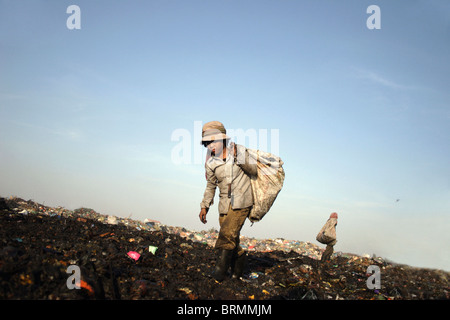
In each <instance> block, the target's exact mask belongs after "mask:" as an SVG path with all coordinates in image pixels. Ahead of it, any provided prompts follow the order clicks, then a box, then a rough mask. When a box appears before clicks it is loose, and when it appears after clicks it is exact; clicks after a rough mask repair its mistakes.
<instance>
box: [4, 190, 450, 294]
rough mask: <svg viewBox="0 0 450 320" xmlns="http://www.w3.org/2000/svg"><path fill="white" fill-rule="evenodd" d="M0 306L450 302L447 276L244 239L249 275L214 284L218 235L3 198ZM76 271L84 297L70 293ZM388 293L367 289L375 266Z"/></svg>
mask: <svg viewBox="0 0 450 320" xmlns="http://www.w3.org/2000/svg"><path fill="white" fill-rule="evenodd" d="M0 223H1V226H2V227H1V228H0V241H1V242H0V299H66V300H73V299H127V300H131V299H189V300H197V299H208V300H211V299H226V300H228V299H242V300H267V299H286V300H360V299H364V300H420V299H449V298H450V297H449V291H450V288H449V275H450V273H449V272H446V271H443V270H434V269H422V268H415V267H410V266H407V265H401V264H394V263H390V262H388V261H386V260H384V259H382V258H380V257H370V256H357V255H353V254H347V253H341V252H337V253H335V254H333V256H332V259H331V260H330V261H327V262H325V263H321V262H320V257H321V254H322V252H323V249H324V248H322V247H321V246H318V245H315V244H312V243H310V242H302V241H293V240H285V239H264V240H259V239H253V238H246V237H241V245H242V247H243V248H244V249H246V250H247V251H248V266H247V268H246V270H245V272H244V276H243V277H242V278H241V280H232V279H227V280H225V281H224V282H222V283H217V282H216V281H215V280H214V279H212V278H211V277H210V276H209V275H210V274H211V273H212V271H213V269H214V266H215V260H216V253H215V250H214V249H213V245H214V243H215V241H216V238H217V236H218V232H217V231H215V230H210V231H189V230H186V229H185V228H182V227H171V226H165V225H163V224H161V223H160V222H159V221H155V220H149V219H146V220H145V221H143V222H141V221H136V220H132V219H129V218H119V217H114V216H111V215H103V214H99V213H97V212H95V211H94V210H92V209H88V208H80V209H76V210H67V209H65V208H62V207H56V208H52V207H48V206H44V205H41V204H38V203H35V202H34V201H31V200H29V201H25V200H23V199H20V198H15V197H11V198H0ZM72 265H75V266H77V267H79V269H80V274H81V281H80V282H79V285H80V290H73V289H70V288H68V285H67V281H68V277H69V276H70V274H69V273H68V267H69V266H72ZM373 265H375V266H377V267H379V269H380V272H381V277H382V278H381V287H380V288H376V289H369V288H368V286H367V280H368V277H370V274H368V273H367V270H368V267H369V266H373Z"/></svg>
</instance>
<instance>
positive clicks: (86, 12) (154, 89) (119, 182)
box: [0, 0, 450, 271]
mask: <svg viewBox="0 0 450 320" xmlns="http://www.w3.org/2000/svg"><path fill="white" fill-rule="evenodd" d="M71 5H76V6H77V8H78V9H79V10H78V9H77V10H72V9H71V8H70V6H71ZM371 5H376V6H377V7H376V8H377V9H376V10H368V8H369V7H370V6H371ZM68 9H70V10H68ZM374 27H376V28H374ZM449 56H450V2H449V1H447V0H433V1H425V0H415V1H409V0H408V1H406V0H401V1H400V0H399V1H384V0H370V1H364V0H345V1H331V0H330V1H326V0H320V1H312V0H309V1H306V0H305V1H301V0H246V1H242V0H226V1H225V0H220V1H219V0H189V1H184V0H183V1H182V0H146V1H137V0H130V1H102V0H98V1H82V0H71V1H63V0H58V1H48V0H47V1H38V0H36V1H12V0H9V1H5V0H0V196H2V197H10V196H17V197H20V198H24V199H26V200H29V199H31V200H34V201H36V202H39V203H43V204H45V205H48V206H62V207H65V208H67V209H71V210H73V209H76V208H80V207H87V208H92V209H94V210H96V211H97V212H99V213H102V214H107V215H116V216H119V217H131V218H132V219H137V220H142V221H143V220H144V219H146V218H147V219H154V220H158V221H160V222H161V223H163V224H166V225H171V226H182V227H185V228H187V229H190V230H195V231H201V230H211V229H212V228H214V229H216V230H218V229H219V222H218V209H217V203H218V198H217V195H216V201H215V204H214V205H213V207H212V208H211V210H210V211H209V213H208V217H207V220H208V223H207V224H202V223H201V222H200V220H199V217H198V215H199V212H200V202H201V200H202V197H203V192H204V189H205V186H206V181H205V176H204V156H205V150H204V149H203V147H201V146H200V143H199V141H200V137H201V126H202V125H203V124H204V123H206V122H208V121H212V120H218V121H221V122H222V123H224V125H225V127H226V128H227V130H228V132H233V133H235V134H236V135H235V139H234V140H235V141H236V143H239V144H244V145H246V146H247V147H249V148H253V149H261V150H263V151H268V152H272V153H275V154H277V155H279V156H280V157H281V159H282V160H283V161H284V166H283V168H284V170H285V173H286V178H285V182H284V186H283V189H282V191H281V192H280V194H279V196H278V198H277V199H276V201H275V203H274V205H273V207H272V208H271V210H270V212H269V213H268V214H267V215H266V216H265V217H264V218H263V220H261V221H260V222H257V223H255V224H253V225H251V224H250V223H249V222H247V223H246V224H245V225H244V227H243V229H242V232H241V234H242V235H244V236H248V237H255V238H258V239H266V238H269V239H275V238H283V239H288V240H298V241H309V242H311V243H314V244H316V245H319V246H323V245H321V244H320V243H318V242H317V241H316V240H315V237H316V235H317V233H318V231H319V230H320V229H321V227H322V226H323V224H324V223H325V222H326V220H327V219H328V217H329V215H330V213H332V212H337V213H338V215H339V220H338V226H337V237H338V242H337V244H336V246H335V251H341V252H344V253H355V254H370V255H373V254H375V255H376V256H380V257H383V258H386V259H389V260H391V261H394V262H398V263H404V264H408V265H411V266H417V267H426V268H438V269H444V270H447V271H450V250H449V243H450V235H449V232H448V230H449V229H450V219H449V216H450V166H449V159H450V143H449V142H450V141H449V137H450V90H449V89H450V63H449Z"/></svg>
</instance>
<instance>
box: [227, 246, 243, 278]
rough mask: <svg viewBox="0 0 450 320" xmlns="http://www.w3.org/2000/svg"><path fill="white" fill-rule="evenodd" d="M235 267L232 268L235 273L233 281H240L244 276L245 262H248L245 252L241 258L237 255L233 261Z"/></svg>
mask: <svg viewBox="0 0 450 320" xmlns="http://www.w3.org/2000/svg"><path fill="white" fill-rule="evenodd" d="M233 260H234V261H233V265H232V266H231V269H232V272H233V276H232V278H233V279H240V278H241V277H242V275H243V274H244V268H245V262H246V261H247V254H246V252H245V251H244V253H243V254H241V255H240V256H237V255H235V257H234V259H233Z"/></svg>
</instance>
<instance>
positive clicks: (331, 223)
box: [320, 212, 338, 262]
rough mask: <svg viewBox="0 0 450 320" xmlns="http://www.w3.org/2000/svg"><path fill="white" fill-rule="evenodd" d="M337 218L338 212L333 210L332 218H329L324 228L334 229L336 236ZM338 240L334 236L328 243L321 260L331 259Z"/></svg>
mask: <svg viewBox="0 0 450 320" xmlns="http://www.w3.org/2000/svg"><path fill="white" fill-rule="evenodd" d="M337 218H338V215H337V213H336V212H333V213H332V214H330V218H329V219H328V221H327V223H326V225H325V226H324V228H328V229H333V231H334V237H335V236H336V225H337ZM336 243H337V240H336V238H334V239H333V240H332V241H330V242H328V243H326V245H327V247H326V248H325V251H324V252H323V253H322V257H321V258H320V261H321V262H327V261H330V259H331V255H332V254H333V251H334V246H335V245H336Z"/></svg>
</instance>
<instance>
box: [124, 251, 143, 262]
mask: <svg viewBox="0 0 450 320" xmlns="http://www.w3.org/2000/svg"><path fill="white" fill-rule="evenodd" d="M127 254H128V256H129V257H130V258H131V259H134V260H135V261H138V260H139V258H140V257H141V255H140V254H139V253H137V252H136V251H129V252H128V253H127Z"/></svg>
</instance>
